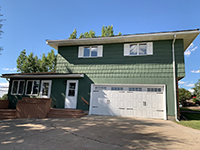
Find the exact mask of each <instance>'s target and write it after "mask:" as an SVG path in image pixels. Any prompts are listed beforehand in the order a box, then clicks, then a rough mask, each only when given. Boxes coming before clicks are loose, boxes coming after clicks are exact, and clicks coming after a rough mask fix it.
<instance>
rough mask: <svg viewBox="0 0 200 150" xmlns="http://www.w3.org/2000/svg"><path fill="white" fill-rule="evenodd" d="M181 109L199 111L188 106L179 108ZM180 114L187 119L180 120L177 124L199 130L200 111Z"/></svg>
mask: <svg viewBox="0 0 200 150" xmlns="http://www.w3.org/2000/svg"><path fill="white" fill-rule="evenodd" d="M181 110H185V111H194V112H195V111H199V110H192V109H188V108H181ZM181 115H183V116H184V117H186V118H187V119H188V120H189V121H180V122H179V124H181V125H184V126H187V127H190V128H194V129H198V130H200V113H187V112H181Z"/></svg>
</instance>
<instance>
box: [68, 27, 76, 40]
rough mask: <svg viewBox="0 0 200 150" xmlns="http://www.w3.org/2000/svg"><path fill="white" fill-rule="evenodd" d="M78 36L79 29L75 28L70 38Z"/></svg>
mask: <svg viewBox="0 0 200 150" xmlns="http://www.w3.org/2000/svg"><path fill="white" fill-rule="evenodd" d="M76 37H77V31H76V28H75V29H74V31H73V32H72V34H70V36H69V39H76Z"/></svg>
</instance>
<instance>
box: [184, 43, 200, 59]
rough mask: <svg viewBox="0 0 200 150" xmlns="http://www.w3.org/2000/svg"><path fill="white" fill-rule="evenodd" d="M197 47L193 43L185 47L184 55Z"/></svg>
mask: <svg viewBox="0 0 200 150" xmlns="http://www.w3.org/2000/svg"><path fill="white" fill-rule="evenodd" d="M197 48H198V47H197V46H194V44H193V43H191V44H190V46H189V47H188V48H187V50H186V51H185V53H184V55H186V56H187V57H189V56H190V54H191V53H192V52H193V51H195V50H196V49H197Z"/></svg>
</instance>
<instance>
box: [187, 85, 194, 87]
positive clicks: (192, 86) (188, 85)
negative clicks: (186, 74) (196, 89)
mask: <svg viewBox="0 0 200 150" xmlns="http://www.w3.org/2000/svg"><path fill="white" fill-rule="evenodd" d="M186 86H188V87H193V86H194V84H188V85H186Z"/></svg>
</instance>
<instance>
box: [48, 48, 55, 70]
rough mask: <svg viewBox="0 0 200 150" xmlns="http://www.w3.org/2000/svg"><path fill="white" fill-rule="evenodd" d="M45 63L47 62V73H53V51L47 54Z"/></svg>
mask: <svg viewBox="0 0 200 150" xmlns="http://www.w3.org/2000/svg"><path fill="white" fill-rule="evenodd" d="M46 61H47V67H48V71H50V72H55V71H56V63H57V56H56V54H55V53H54V50H51V52H50V53H48V54H47V57H46Z"/></svg>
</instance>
